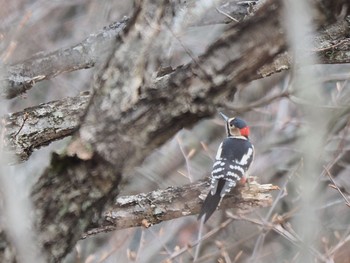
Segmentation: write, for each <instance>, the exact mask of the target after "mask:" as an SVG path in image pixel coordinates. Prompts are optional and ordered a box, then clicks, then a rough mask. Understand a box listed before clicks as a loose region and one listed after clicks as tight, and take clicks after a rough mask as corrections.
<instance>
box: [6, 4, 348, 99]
mask: <svg viewBox="0 0 350 263" xmlns="http://www.w3.org/2000/svg"><path fill="white" fill-rule="evenodd" d="M321 3H322V2H321ZM342 4H343V3H341V4H336V5H334V6H333V5H330V6H331V7H332V9H327V8H326V7H325V6H323V5H321V6H320V7H319V9H320V11H322V10H326V11H327V15H328V16H329V17H328V18H329V21H333V22H335V21H336V19H335V15H334V14H333V13H332V12H329V10H333V9H334V10H333V11H334V12H339V8H340V6H342ZM245 10H247V8H243V7H237V5H236V4H232V3H231V4H229V5H225V12H229V13H230V14H231V15H232V16H233V17H238V18H239V19H240V20H241V19H243V17H244V16H245V15H247V13H246V11H245ZM325 18H327V17H322V19H321V18H320V20H321V21H319V22H320V23H321V24H322V22H323V21H325ZM127 21H128V18H125V19H123V20H122V21H119V22H116V23H114V24H111V25H110V26H108V27H106V28H104V29H103V30H101V31H100V32H97V33H94V34H91V35H90V36H89V37H88V38H87V39H85V40H83V41H82V42H81V43H79V44H77V45H74V46H71V47H69V48H65V49H59V50H56V51H54V52H50V53H39V54H36V55H35V56H34V57H32V58H29V59H27V60H25V61H23V62H19V63H16V64H14V65H11V66H8V67H7V68H6V69H4V70H1V72H7V74H6V75H5V76H2V80H1V81H0V96H1V97H3V98H14V97H16V96H19V95H20V94H22V93H24V92H26V91H27V90H29V89H31V88H32V87H33V86H34V85H35V84H36V83H37V82H40V81H42V80H45V79H50V78H53V77H55V76H57V75H59V74H62V73H64V72H71V71H75V70H80V69H85V68H91V67H94V66H95V65H96V64H98V63H101V62H103V60H104V59H105V57H106V55H102V54H104V53H105V51H107V50H110V48H111V46H112V45H113V43H115V38H116V37H117V36H118V34H119V33H120V31H121V30H122V29H123V28H124V27H125V25H126V23H127ZM326 21H328V20H326ZM220 22H221V23H225V22H227V19H223V20H220V21H218V20H216V19H215V20H211V19H210V17H206V19H205V20H203V21H201V22H200V24H199V25H203V24H208V23H209V24H210V23H220ZM336 22H337V23H336V24H335V25H333V24H332V23H331V22H328V23H327V24H330V25H329V26H328V25H327V26H326V25H324V26H323V28H320V31H319V33H320V37H317V38H316V39H315V42H316V44H315V50H313V52H317V55H318V57H319V62H320V63H326V64H336V63H349V54H350V53H349V52H350V44H349V26H348V23H346V21H345V20H340V19H338V21H336ZM335 28H337V30H335ZM322 36H323V37H322ZM319 39H321V42H318V41H319ZM310 52H311V51H310ZM107 53H108V52H107ZM289 68H290V62H289V59H285V56H283V58H280V59H276V61H274V63H273V64H271V65H266V66H264V69H261V70H260V71H261V72H259V73H258V74H257V76H256V77H255V78H261V77H265V76H268V75H271V74H273V73H276V72H279V71H282V70H286V69H289Z"/></svg>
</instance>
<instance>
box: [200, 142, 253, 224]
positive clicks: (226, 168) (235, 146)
mask: <svg viewBox="0 0 350 263" xmlns="http://www.w3.org/2000/svg"><path fill="white" fill-rule="evenodd" d="M253 157H254V147H253V145H252V144H251V143H250V141H249V140H248V139H247V138H246V137H243V136H238V137H228V138H226V139H225V140H224V141H223V142H222V143H221V145H220V146H219V149H218V151H217V154H216V157H215V162H214V165H213V171H212V173H211V191H210V192H209V194H208V196H207V198H206V199H205V201H204V203H203V206H202V209H201V212H200V214H199V217H198V218H201V217H202V216H203V215H205V220H204V222H205V221H207V220H208V219H209V217H210V216H211V215H212V214H213V213H214V211H215V210H216V207H217V206H218V204H219V203H220V200H221V198H222V197H223V196H224V195H225V194H226V193H228V192H230V191H231V189H232V188H233V187H235V186H236V185H237V184H238V182H239V181H240V180H241V179H242V178H243V177H244V175H245V173H246V172H247V170H248V169H249V167H250V165H251V163H252V161H253Z"/></svg>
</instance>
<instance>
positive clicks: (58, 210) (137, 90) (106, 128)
mask: <svg viewBox="0 0 350 263" xmlns="http://www.w3.org/2000/svg"><path fill="white" fill-rule="evenodd" d="M264 2H266V4H264V6H263V7H262V8H260V9H259V11H258V12H257V13H256V14H255V15H254V16H253V17H251V18H250V19H247V20H246V21H244V22H242V23H239V24H237V26H233V25H230V26H228V27H227V29H226V31H225V32H224V33H223V35H222V37H221V38H220V39H218V40H217V41H216V42H215V43H214V44H212V45H211V46H210V47H209V49H208V50H207V52H206V53H205V54H204V55H203V56H201V57H200V58H198V59H196V60H194V61H193V62H192V63H190V64H188V65H186V66H184V67H181V68H178V69H177V70H176V71H175V72H174V73H173V74H170V75H167V76H163V77H159V78H155V77H154V72H155V71H154V69H155V68H156V67H154V66H155V65H156V66H158V65H159V64H158V62H159V61H162V60H161V59H162V57H161V56H160V54H159V53H161V51H162V50H165V49H164V48H162V46H161V44H162V43H159V42H162V40H163V39H164V38H163V37H166V33H167V34H169V32H168V31H165V30H160V29H164V28H162V25H171V22H172V21H171V18H172V17H171V14H174V12H170V13H171V14H170V17H169V16H167V15H169V13H167V9H166V8H165V6H164V4H163V5H160V6H159V2H157V1H153V0H149V1H147V0H146V1H141V2H138V3H140V4H141V6H140V7H137V8H136V11H135V14H134V17H133V18H132V19H131V21H132V23H130V24H129V25H128V27H127V30H124V32H123V33H124V34H123V38H122V40H123V41H119V42H118V47H117V48H116V51H115V53H114V54H113V56H111V58H110V59H109V60H108V61H107V62H108V63H106V64H105V65H106V66H105V68H103V69H102V71H101V72H100V75H99V77H98V78H97V82H96V83H95V87H96V89H95V92H94V97H93V98H92V100H91V104H89V105H91V106H90V107H89V109H88V111H87V115H86V119H85V123H84V124H83V126H81V129H80V135H81V137H82V139H83V140H84V141H85V142H89V143H91V145H92V148H93V150H95V155H94V156H93V158H92V159H91V160H86V161H82V160H79V158H76V157H61V158H60V159H57V158H56V159H54V160H53V161H52V164H51V167H50V169H47V170H46V171H45V173H44V174H43V175H42V176H41V177H40V179H39V181H38V183H37V184H36V185H35V189H34V191H33V193H32V196H33V198H34V204H35V209H36V214H37V215H38V216H37V218H36V223H37V224H36V226H37V227H38V231H39V235H38V236H40V240H41V242H42V244H43V247H45V249H46V251H47V253H48V254H49V255H50V256H51V257H50V260H51V261H57V260H60V259H62V258H63V257H64V256H65V255H66V254H67V253H68V251H69V250H70V249H71V248H72V246H73V244H74V243H75V242H76V241H77V240H78V239H79V238H80V237H81V235H82V234H83V233H84V232H85V231H86V230H87V229H89V227H91V223H96V222H95V221H94V220H95V219H96V218H99V216H100V214H99V213H100V212H101V211H102V209H103V205H108V204H110V203H111V202H112V200H113V198H114V196H115V194H116V191H117V190H116V189H117V186H118V183H119V180H120V175H121V174H122V173H127V172H128V171H130V170H128V169H129V168H134V167H135V165H137V164H139V163H140V161H142V160H143V159H144V158H146V157H147V156H148V155H149V154H150V152H151V151H153V150H154V149H155V148H156V147H158V146H160V145H161V144H163V143H164V142H165V141H167V140H168V139H169V138H170V137H171V136H172V135H173V134H175V133H176V132H177V131H178V130H179V129H181V128H182V127H184V126H188V125H193V124H194V123H195V122H196V121H198V120H199V119H201V118H203V117H208V116H211V115H212V114H213V113H214V112H216V107H215V105H217V103H219V102H220V101H222V98H223V97H227V96H228V95H233V94H234V93H235V86H236V85H239V84H242V83H245V82H247V81H249V80H251V79H252V78H253V77H254V76H256V71H257V70H258V69H259V68H261V67H262V66H263V65H265V64H266V63H271V62H272V61H273V59H275V58H276V56H277V55H279V54H281V53H282V52H283V51H285V50H286V47H287V42H286V40H285V37H284V35H283V30H282V26H281V20H280V12H281V3H280V1H278V0H267V1H264ZM164 3H165V2H164ZM168 11H169V10H168ZM149 14H152V15H151V16H150V15H149ZM166 14H167V15H166ZM150 54H151V56H150ZM152 66H153V67H152ZM116 87H117V88H116ZM116 171H117V173H118V174H117V175H115V173H116ZM151 219H152V217H151ZM151 222H152V221H151ZM97 225H98V224H97Z"/></svg>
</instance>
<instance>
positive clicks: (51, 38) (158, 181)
mask: <svg viewBox="0 0 350 263" xmlns="http://www.w3.org/2000/svg"><path fill="white" fill-rule="evenodd" d="M183 2H184V6H186V5H191V4H193V1H187V2H186V1H183ZM222 2H223V3H224V1H222ZM231 2H232V1H231ZM236 2H239V1H236ZM0 5H1V9H0V61H1V63H4V64H13V63H17V62H20V61H22V60H24V59H27V58H29V57H31V56H33V55H34V54H35V53H37V52H50V51H54V50H56V49H59V48H64V47H69V46H72V45H74V44H76V43H79V42H80V41H82V40H83V39H85V38H86V37H88V35H89V34H91V33H95V32H97V31H99V30H101V29H102V28H103V27H105V26H108V25H109V24H111V23H113V22H115V21H118V20H121V19H122V18H123V17H124V16H128V15H130V14H131V12H132V7H133V3H132V1H112V0H84V1H82V0H56V1H43V0H31V1H28V0H12V1H5V0H0ZM218 6H219V7H220V4H218ZM238 8H244V9H246V8H247V6H244V5H238V6H237V9H238ZM206 15H207V16H208V17H203V18H202V20H199V21H202V22H198V24H194V25H193V26H190V27H188V28H187V29H186V30H185V31H184V32H181V34H180V35H178V36H177V37H176V38H175V37H174V41H173V43H172V44H171V46H169V51H168V52H169V61H167V62H165V64H167V65H170V66H172V67H176V66H178V65H181V64H184V63H187V62H189V61H190V60H191V57H189V56H188V50H190V51H191V53H192V54H194V55H199V54H201V53H202V52H203V51H204V50H205V48H206V47H207V45H208V44H209V43H211V42H212V40H213V39H215V38H216V37H217V36H218V35H219V34H220V32H221V30H222V28H223V27H224V26H225V23H217V22H215V21H216V20H215V18H217V19H218V20H221V21H224V20H225V18H222V16H223V15H222V14H221V13H219V12H218V11H217V10H215V9H214V10H212V12H209V13H208V14H206ZM206 18H207V19H206ZM209 18H210V19H211V18H213V20H210V19H209ZM237 19H241V17H237ZM203 21H205V22H203ZM211 21H212V22H211ZM184 47H185V48H186V50H185V48H184ZM187 49H188V50H187ZM5 54H6V55H5ZM298 70H303V68H299V69H295V70H294V71H293V72H291V71H286V72H282V73H278V74H274V75H273V76H271V77H267V78H264V79H261V80H256V81H254V82H252V83H249V84H247V85H242V86H239V87H237V88H238V91H237V92H236V94H235V96H234V98H232V99H229V100H225V101H223V105H222V108H220V109H218V110H221V111H223V112H224V113H225V114H227V115H228V116H240V117H242V118H244V119H245V120H246V121H247V123H248V124H249V125H250V127H251V133H252V135H251V141H252V142H253V144H254V145H255V149H256V155H255V156H256V157H255V162H254V163H253V165H252V168H251V170H250V174H251V175H252V176H255V177H257V180H258V182H260V183H272V184H275V185H278V186H280V188H281V191H276V193H274V199H275V200H277V201H276V202H275V203H274V204H273V206H272V207H271V208H266V209H257V210H254V211H252V213H251V214H249V215H245V216H243V217H242V219H241V220H231V221H229V223H227V224H226V225H225V226H224V227H223V226H222V225H221V224H222V223H223V222H227V219H228V218H229V217H228V215H227V214H226V212H225V211H217V212H216V213H215V214H214V215H213V216H212V218H211V219H210V220H209V221H208V223H207V224H206V225H205V226H204V230H203V231H204V234H205V233H208V232H209V231H212V230H214V232H215V233H214V234H213V235H212V236H211V237H210V238H207V239H205V240H203V241H202V248H201V254H200V258H199V260H198V262H300V261H299V260H298V254H297V253H294V252H295V250H294V249H295V247H298V246H300V243H299V241H298V234H297V233H295V232H294V231H295V229H296V228H297V227H296V226H295V224H294V223H296V222H299V223H300V220H298V218H300V217H302V214H301V213H300V209H299V208H300V195H301V193H300V191H301V188H300V184H302V183H303V180H302V176H303V166H304V163H303V161H304V158H303V152H302V150H301V149H303V148H302V146H300V138H301V137H302V136H304V135H305V134H307V135H308V136H310V132H314V130H313V129H312V127H311V128H310V126H312V125H313V123H312V122H310V120H309V119H308V118H305V117H304V115H305V112H304V109H305V107H303V106H304V102H303V101H301V100H299V99H298V97H297V95H296V94H294V91H295V90H296V87H295V86H294V85H293V84H294V83H293V81H292V78H293V74H297V71H298ZM312 70H313V72H314V73H315V79H316V80H317V81H318V82H319V83H320V85H319V90H318V92H319V95H320V96H321V97H322V98H323V99H324V101H325V103H324V105H322V107H321V109H320V111H319V114H320V115H322V114H327V115H328V114H331V117H330V118H328V117H327V125H326V130H325V131H324V132H325V137H324V140H323V147H322V148H321V149H315V150H314V151H313V153H314V156H315V158H316V159H317V160H318V163H319V168H320V173H319V175H318V176H317V177H316V180H315V181H314V185H315V189H317V192H318V194H319V197H320V198H319V200H320V201H319V202H318V203H317V206H314V207H313V209H314V212H315V213H316V214H317V215H318V220H319V222H318V223H317V225H318V228H317V231H316V232H315V233H314V236H313V240H314V245H315V248H316V250H317V252H314V254H313V256H314V258H315V259H316V261H315V262H319V261H320V262H321V261H322V260H321V259H322V257H328V256H329V255H331V258H333V260H334V262H350V259H349V258H350V249H349V248H350V243H349V242H348V241H349V240H350V226H349V222H350V212H349V209H350V208H349V207H348V206H347V205H346V204H345V203H346V201H345V200H344V197H343V196H342V195H341V193H343V194H344V195H345V198H346V197H347V193H348V192H349V191H350V173H349V172H350V169H349V162H350V152H349V150H350V144H349V140H350V134H349V132H350V131H349V120H350V119H349V105H350V96H349V95H350V94H349V92H350V90H349V88H350V83H349V79H350V65H346V64H345V65H317V66H313V67H312ZM95 71H96V68H92V69H86V70H79V71H74V72H71V73H66V74H61V75H59V76H57V77H55V78H53V79H51V80H46V81H42V82H40V83H38V84H37V85H35V86H34V88H33V89H32V90H31V91H30V92H28V93H27V94H26V95H25V96H22V97H18V98H15V99H12V100H11V101H9V105H8V111H9V112H16V111H19V110H23V109H24V108H25V107H29V106H35V105H37V104H39V103H44V102H48V101H51V100H58V99H61V98H64V97H67V96H77V95H79V93H80V92H81V91H85V90H89V89H90V84H91V82H92V78H93V74H94V72H95ZM325 112H326V113H325ZM321 119H322V116H321ZM224 137H225V129H224V122H223V120H222V119H221V118H220V117H219V116H216V117H214V118H213V119H206V120H202V121H201V122H199V123H195V124H194V125H193V127H191V128H187V129H183V130H181V131H180V132H178V133H177V134H176V135H175V136H174V138H172V139H171V140H170V141H169V142H167V143H166V144H165V145H164V146H162V147H161V148H160V149H158V150H157V151H155V152H154V153H153V154H152V155H151V156H149V158H148V159H147V160H145V161H144V163H143V164H142V165H141V166H139V167H136V168H135V171H133V173H132V175H126V176H124V179H123V183H122V186H121V193H120V195H131V194H137V193H141V192H149V191H152V190H156V189H159V188H162V189H164V188H166V187H168V186H174V185H183V184H188V183H190V182H194V181H197V180H200V179H204V178H207V177H208V176H209V175H210V172H211V167H212V163H213V157H214V156H215V153H216V149H217V147H218V146H219V144H220V142H221V140H222V139H223V138H224ZM311 137H312V134H311ZM68 140H69V138H68V139H67V140H63V141H60V142H56V143H53V144H51V145H50V146H48V147H45V148H43V149H40V150H38V151H36V152H35V153H34V154H33V155H32V157H31V158H30V159H29V161H27V162H25V163H23V164H19V165H16V166H15V167H13V168H12V172H13V176H14V180H16V181H17V182H18V187H22V188H19V189H21V190H23V191H24V193H26V192H28V191H29V186H30V185H31V184H33V183H35V180H36V178H38V176H39V175H40V173H41V171H42V170H43V169H44V168H45V167H46V165H47V164H48V163H49V158H50V152H52V151H60V150H62V149H63V148H64V146H65V145H66V143H67V141H68ZM304 142H305V141H304ZM304 146H305V147H307V145H303V147H304ZM330 177H332V178H333V179H334V182H331V181H330ZM329 184H332V185H334V184H336V185H337V186H339V189H335V188H334V187H331V186H329ZM315 189H310V191H313V190H315ZM17 190H18V189H17ZM303 191H305V189H303ZM340 192H341V193H340ZM317 197H318V196H316V197H315V198H317ZM17 198H18V197H17ZM229 212H231V213H234V211H229ZM253 221H254V222H253ZM275 222H279V226H281V225H283V228H282V229H280V231H278V229H274V228H273V227H272V226H271V225H273V223H275ZM197 234H198V222H197V218H196V217H195V216H188V217H184V218H180V219H176V220H171V221H169V222H164V223H161V224H159V225H156V226H153V227H150V228H148V229H144V228H132V229H125V230H119V231H116V232H112V233H108V234H99V235H97V236H95V237H90V238H88V239H87V240H83V241H80V242H79V243H78V244H77V245H76V247H75V249H74V251H73V252H72V253H70V255H69V256H68V257H67V258H66V260H65V262H162V261H164V262H189V261H190V260H191V258H192V254H193V249H192V248H187V245H188V244H189V243H191V242H194V241H195V240H196V238H197ZM299 235H300V233H299ZM310 250H311V251H313V250H312V248H310ZM329 262H332V261H329Z"/></svg>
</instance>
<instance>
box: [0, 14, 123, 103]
mask: <svg viewBox="0 0 350 263" xmlns="http://www.w3.org/2000/svg"><path fill="white" fill-rule="evenodd" d="M127 21H128V19H126V18H125V19H123V20H122V21H120V22H116V23H114V24H111V25H110V26H108V27H106V28H104V29H103V30H102V31H100V32H97V33H95V34H91V35H90V36H89V37H88V38H86V39H85V40H83V41H82V42H81V43H79V44H77V45H74V46H72V47H69V48H65V49H59V50H56V51H54V52H51V53H38V54H36V55H35V56H34V57H32V58H29V59H27V60H25V61H23V62H20V63H17V64H15V65H12V66H9V67H8V68H5V69H3V71H7V73H6V75H5V76H3V77H2V78H1V79H2V80H1V81H0V96H1V97H3V98H8V99H10V98H14V97H16V96H18V95H20V94H22V93H24V92H26V91H27V90H29V89H31V88H32V87H33V86H34V85H35V83H36V82H39V81H42V80H44V79H51V78H53V77H55V76H57V75H59V74H62V73H64V72H71V71H75V70H79V69H86V68H91V67H93V66H94V65H95V64H96V62H98V61H103V59H104V58H105V57H106V56H107V55H108V52H106V51H108V50H110V49H111V46H112V45H113V43H115V38H116V36H117V35H118V34H119V32H120V31H121V30H122V29H123V28H124V27H125V25H126V23H127Z"/></svg>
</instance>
